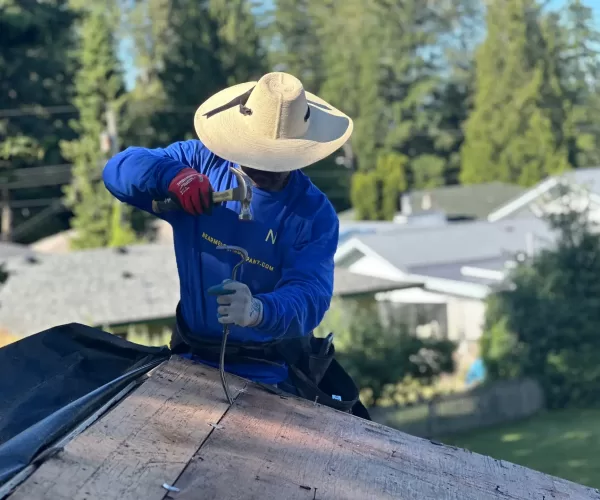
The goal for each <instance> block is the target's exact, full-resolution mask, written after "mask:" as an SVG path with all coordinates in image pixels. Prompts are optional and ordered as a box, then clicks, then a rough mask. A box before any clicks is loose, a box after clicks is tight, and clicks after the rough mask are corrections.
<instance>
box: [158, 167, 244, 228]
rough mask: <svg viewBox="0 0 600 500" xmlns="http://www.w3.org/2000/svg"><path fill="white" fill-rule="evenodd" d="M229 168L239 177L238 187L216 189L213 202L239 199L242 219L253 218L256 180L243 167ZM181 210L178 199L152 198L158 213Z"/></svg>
mask: <svg viewBox="0 0 600 500" xmlns="http://www.w3.org/2000/svg"><path fill="white" fill-rule="evenodd" d="M229 170H230V171H231V173H232V174H233V175H235V176H236V177H237V181H238V185H237V187H234V188H231V189H227V190H226V191H215V192H213V194H212V203H213V204H214V203H222V202H224V201H239V202H240V203H241V204H242V209H241V211H240V220H248V221H249V220H252V215H251V214H250V202H251V201H252V186H254V185H255V184H254V181H253V180H252V179H250V177H248V175H247V174H245V173H244V172H242V170H241V169H239V168H235V167H233V166H231V165H230V166H229ZM173 210H181V208H180V207H179V205H178V204H177V202H176V201H174V200H173V199H171V198H166V199H164V200H162V201H161V200H152V211H153V212H154V213H156V214H160V213H164V212H171V211H173Z"/></svg>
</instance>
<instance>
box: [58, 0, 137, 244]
mask: <svg viewBox="0 0 600 500" xmlns="http://www.w3.org/2000/svg"><path fill="white" fill-rule="evenodd" d="M111 26H112V23H111V22H110V18H109V12H106V11H104V10H100V9H97V8H94V7H91V8H89V9H87V8H83V10H82V21H81V25H80V33H81V40H80V48H79V54H78V55H79V70H78V73H77V76H76V78H75V88H76V97H75V105H76V106H77V109H78V111H79V118H78V120H76V121H73V124H72V126H73V128H74V129H75V130H76V131H77V132H78V134H79V136H78V138H77V139H76V140H73V141H69V142H64V143H63V144H62V147H63V153H64V155H65V157H67V158H68V159H70V160H71V161H72V162H73V165H74V166H73V180H72V183H71V185H70V186H68V188H67V189H66V190H65V195H66V196H65V203H66V204H67V205H68V206H69V207H70V208H71V209H72V210H73V214H74V216H73V219H72V220H71V226H72V227H73V228H74V229H75V230H76V232H77V234H76V237H75V238H74V239H73V241H72V246H73V247H74V248H77V249H81V248H95V247H102V246H108V245H110V244H111V243H112V242H114V241H115V240H118V243H119V244H124V243H130V242H133V240H134V239H135V235H134V234H133V232H132V230H131V228H130V226H129V222H128V220H129V211H128V209H125V208H124V207H123V208H115V204H117V203H118V202H117V201H116V200H114V198H113V197H112V196H111V194H110V193H109V192H108V191H107V190H106V188H105V187H104V185H103V184H102V182H101V180H100V177H101V171H102V167H103V164H104V161H105V160H106V156H105V154H106V153H103V152H102V150H101V147H100V138H101V136H102V135H103V133H104V132H105V130H106V126H107V116H106V113H107V111H108V107H112V108H113V111H114V112H115V113H118V112H119V109H118V108H119V98H120V97H121V95H122V93H123V81H122V75H121V73H120V71H119V64H118V61H117V58H116V55H115V40H114V36H113V31H112V28H111ZM121 210H123V211H124V212H125V213H121ZM117 212H118V216H119V219H120V221H121V225H120V227H116V226H119V224H116V226H115V223H114V222H113V221H114V217H115V215H114V214H115V213H117ZM115 231H116V232H117V233H118V237H115V236H114V234H113V233H115Z"/></svg>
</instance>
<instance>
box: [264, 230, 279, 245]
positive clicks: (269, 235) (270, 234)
mask: <svg viewBox="0 0 600 500" xmlns="http://www.w3.org/2000/svg"><path fill="white" fill-rule="evenodd" d="M269 240H271V245H274V244H275V241H277V233H274V232H273V230H272V229H269V232H268V233H267V237H266V238H265V241H269Z"/></svg>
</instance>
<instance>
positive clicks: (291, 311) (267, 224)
mask: <svg viewBox="0 0 600 500" xmlns="http://www.w3.org/2000/svg"><path fill="white" fill-rule="evenodd" d="M229 165H230V163H229V162H228V161H226V160H224V159H222V158H219V157H218V156H216V155H215V154H214V153H212V152H211V151H209V150H208V149H207V148H206V147H205V146H204V145H203V144H202V143H201V142H200V141H198V140H189V141H182V142H176V143H174V144H172V145H170V146H168V147H166V148H157V149H146V148H141V147H130V148H128V149H126V150H124V151H122V152H120V153H118V154H117V155H115V156H114V157H113V158H111V159H110V160H109V161H108V163H107V164H106V166H105V168H104V171H103V180H104V183H105V185H106V188H107V189H108V190H109V191H110V192H111V193H112V194H113V196H115V197H116V198H117V199H119V200H120V201H122V202H125V203H128V204H130V205H133V206H135V207H137V208H139V209H141V210H144V211H146V212H149V213H152V214H153V212H152V200H153V199H164V198H166V197H167V196H168V187H169V184H170V182H171V180H172V179H173V178H174V177H175V175H176V174H177V173H178V172H179V171H180V170H182V169H183V168H186V167H191V168H193V169H195V170H197V171H198V172H201V173H203V174H205V175H207V176H208V178H209V179H210V182H211V185H212V186H213V189H214V190H215V191H223V190H226V189H229V188H232V187H235V186H237V179H236V178H235V176H234V175H233V174H232V173H231V172H230V171H229ZM240 209H241V204H240V203H239V202H237V201H236V202H227V203H223V204H221V205H219V206H216V207H214V209H213V212H212V214H211V215H203V216H200V217H194V216H191V215H188V214H186V213H184V212H181V211H174V212H168V213H164V214H160V215H158V216H159V217H161V218H162V219H164V220H165V221H167V222H168V223H169V224H170V225H171V226H172V228H173V237H174V247H175V256H176V260H177V268H178V273H179V282H180V295H181V312H182V315H183V319H184V320H185V322H186V323H187V326H188V327H189V329H190V331H191V333H192V334H193V335H198V336H199V337H204V338H206V337H212V338H217V339H220V338H221V335H222V325H221V324H220V323H219V322H218V321H217V307H218V305H217V301H216V297H214V296H211V295H208V294H207V293H206V291H207V289H208V288H209V287H211V286H213V285H216V284H218V283H221V282H222V281H223V280H224V279H226V278H230V277H231V272H232V269H233V266H234V265H235V264H236V263H237V262H239V259H240V257H239V256H238V255H236V254H233V253H230V252H226V251H223V250H217V249H216V247H217V246H218V245H221V244H227V245H236V246H240V247H242V248H245V249H246V250H247V251H248V255H249V259H248V261H247V262H246V263H245V264H243V265H242V266H241V268H240V269H239V271H238V281H241V282H242V283H245V284H246V285H247V286H248V287H249V288H250V291H251V292H252V294H253V295H254V296H255V297H257V298H258V299H260V300H261V301H262V303H263V306H264V311H263V319H262V322H261V323H260V324H259V325H257V326H256V327H254V328H242V327H238V326H235V325H232V326H231V329H230V337H229V338H230V339H232V340H233V341H240V342H243V341H254V342H256V341H258V342H266V341H270V340H273V339H274V338H282V337H289V338H291V337H298V336H302V335H307V334H308V333H309V332H311V331H312V330H313V329H314V328H315V327H316V326H317V325H318V324H319V323H320V322H321V320H322V319H323V316H324V315H325V313H326V311H327V309H328V308H329V305H330V302H331V296H332V294H333V269H334V263H333V256H334V253H335V251H336V248H337V244H338V233H339V220H338V217H337V214H336V213H335V210H334V209H333V207H332V205H331V203H330V202H329V200H328V199H327V198H326V196H325V195H324V194H323V193H322V192H321V191H319V190H318V189H317V188H316V187H315V186H314V185H313V183H312V182H311V181H310V179H309V178H308V177H307V176H306V175H305V174H304V173H302V172H301V171H299V170H296V171H293V172H292V173H291V176H290V179H289V181H288V183H287V185H286V186H285V188H284V189H283V190H281V191H278V192H268V191H264V190H261V189H258V188H254V189H253V198H252V203H251V206H250V210H251V212H252V216H253V220H252V221H240V220H239V219H238V215H239V213H240ZM155 215H156V214H155ZM132 300H135V298H134V297H132ZM200 361H203V360H200ZM205 362H206V361H205ZM208 364H211V363H208ZM213 366H214V365H213ZM226 369H227V371H229V372H232V373H235V374H237V375H239V376H241V377H244V378H249V379H251V380H255V381H259V382H263V383H267V384H276V383H279V382H281V381H283V380H285V379H286V378H287V367H286V366H285V365H281V366H280V367H277V366H273V365H262V364H261V365H256V364H254V365H228V366H227V367H226Z"/></svg>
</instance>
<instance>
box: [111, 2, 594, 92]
mask: <svg viewBox="0 0 600 500" xmlns="http://www.w3.org/2000/svg"><path fill="white" fill-rule="evenodd" d="M270 1H271V0H264V5H268V4H269V3H270ZM565 3H566V0H551V1H550V3H549V7H550V8H551V9H557V8H560V7H562V6H563V5H564V4H565ZM583 3H584V4H585V5H587V6H588V7H591V8H592V9H593V10H594V15H595V19H596V24H597V25H598V27H599V28H600V0H583ZM119 56H120V58H121V60H122V61H123V64H124V66H125V80H126V84H127V87H128V88H131V87H133V85H134V81H135V70H134V68H133V64H132V61H131V50H130V46H129V44H127V43H122V44H121V47H120V54H119Z"/></svg>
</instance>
